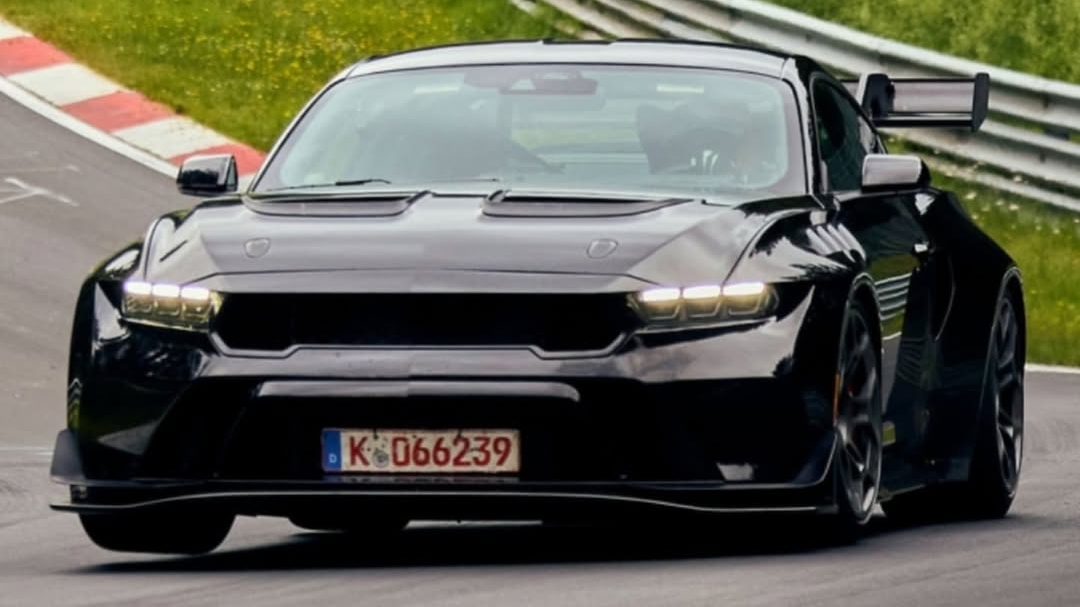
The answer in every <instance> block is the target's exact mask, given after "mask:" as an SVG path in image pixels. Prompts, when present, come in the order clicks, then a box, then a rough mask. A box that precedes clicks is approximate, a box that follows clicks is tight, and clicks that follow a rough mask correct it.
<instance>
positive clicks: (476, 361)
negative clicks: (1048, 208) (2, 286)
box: [52, 40, 1025, 553]
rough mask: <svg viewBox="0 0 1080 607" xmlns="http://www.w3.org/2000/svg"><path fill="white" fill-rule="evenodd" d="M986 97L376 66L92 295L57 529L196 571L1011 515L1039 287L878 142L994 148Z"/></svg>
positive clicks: (412, 54)
mask: <svg viewBox="0 0 1080 607" xmlns="http://www.w3.org/2000/svg"><path fill="white" fill-rule="evenodd" d="M988 87H989V83H988V78H987V76H986V75H985V74H975V75H973V76H972V77H971V78H958V79H930V80H914V79H893V78H890V77H888V76H887V75H884V74H877V73H875V74H868V75H864V76H863V77H862V78H860V79H859V80H858V81H844V80H839V79H836V78H834V77H833V76H831V75H830V74H829V73H827V72H826V71H825V70H823V69H822V68H821V67H820V66H819V65H818V64H817V63H815V62H814V61H813V60H812V59H809V58H806V57H802V56H792V55H785V54H778V53H774V52H768V51H765V50H761V49H754V48H746V47H739V46H729V45H720V44H711V43H700V42H680V41H659V40H620V41H614V42H552V41H523V42H499V43H476V44H463V45H452V46H444V47H439V48H435V49H422V50H415V51H409V52H402V53H397V54H392V55H386V56H380V57H374V58H370V59H367V60H364V61H360V62H359V63H357V64H355V65H353V66H351V67H349V68H348V69H347V70H345V71H343V72H342V73H341V74H339V75H338V76H336V77H335V78H333V79H332V81H331V82H330V83H329V84H328V85H327V86H326V87H325V88H324V89H323V90H322V91H320V92H319V93H318V94H317V95H316V96H315V97H314V99H313V100H312V101H311V102H310V103H309V104H308V105H307V106H306V107H304V108H303V110H302V111H301V112H300V114H299V116H298V117H297V118H296V119H295V121H294V122H293V123H292V124H291V125H290V126H289V127H288V128H287V129H286V131H285V133H284V135H283V137H282V138H281V139H280V141H279V142H278V143H277V144H276V145H275V147H274V148H273V149H272V150H271V152H270V154H269V156H268V158H267V160H266V161H265V163H264V164H263V166H262V167H261V169H260V170H259V172H258V173H257V174H256V175H255V177H254V179H253V181H252V182H251V184H250V185H248V186H246V187H245V188H244V191H242V192H238V191H237V189H238V188H237V178H236V165H235V161H234V160H233V159H232V158H231V157H228V156H204V157H198V158H193V159H191V160H189V161H187V162H186V163H184V165H183V166H182V167H181V169H180V171H179V174H178V177H177V183H178V186H179V188H180V189H181V190H182V191H184V192H187V193H190V194H194V195H201V196H210V197H211V198H209V199H207V200H204V201H203V202H202V203H201V204H199V205H197V206H195V207H194V208H192V209H189V210H183V211H178V212H175V213H172V214H168V215H165V216H163V217H160V218H159V219H158V220H156V221H155V222H154V223H153V225H151V226H150V228H149V230H148V231H147V233H146V235H145V237H144V238H142V239H141V240H138V241H136V242H134V243H133V244H131V245H130V246H127V247H126V248H124V249H123V250H121V251H119V252H118V253H116V254H115V255H113V256H112V257H110V258H109V259H107V260H105V261H104V262H103V263H102V264H101V265H100V266H99V267H98V268H97V269H96V270H94V271H93V272H92V274H91V275H90V276H89V277H88V278H87V279H86V281H85V283H84V285H83V287H82V289H81V292H80V294H79V297H78V302H77V306H76V310H75V315H74V326H73V328H72V337H71V349H70V384H69V389H68V393H69V399H68V405H67V412H68V423H67V428H66V429H65V430H63V431H62V432H60V434H59V436H58V438H57V442H56V450H55V455H54V459H53V467H52V475H53V477H54V479H55V480H56V481H58V482H60V483H64V484H66V485H69V486H70V500H69V501H66V502H65V503H63V504H54V508H57V509H60V510H65V511H71V512H76V513H78V514H79V516H80V519H81V521H82V525H83V527H84V529H85V530H86V532H87V533H88V535H89V536H90V538H91V539H92V540H93V541H94V542H96V543H97V544H98V545H100V546H103V547H105V548H109V549H114V550H123V551H149V552H176V553H196V552H204V551H209V550H212V549H214V548H215V547H216V546H218V545H219V544H220V542H221V541H222V540H223V539H224V538H225V536H226V534H227V533H228V531H229V529H230V527H231V525H232V523H233V520H234V518H235V516H237V515H269V516H281V517H288V518H289V519H291V520H292V521H293V522H294V523H295V524H297V525H298V526H300V527H303V528H309V529H324V530H344V531H364V530H367V531H377V530H388V529H390V530H392V529H397V528H400V527H402V526H403V525H404V524H406V523H407V522H408V521H409V520H416V519H424V520H428V519H444V520H460V519H479V520H491V519H527V520H537V519H540V520H566V519H572V518H575V517H583V518H586V519H588V518H590V517H605V518H607V517H639V516H646V515H651V514H657V515H659V514H662V513H673V512H674V513H679V512H684V513H699V514H713V513H729V512H732V513H733V512H789V513H799V512H805V513H815V514H819V515H824V517H825V518H821V517H817V518H813V519H811V520H816V521H819V522H829V523H830V527H831V528H834V529H835V531H836V533H838V534H840V535H839V536H840V537H847V536H850V538H852V539H854V538H855V537H856V536H857V532H858V531H859V530H860V529H861V528H862V526H863V525H864V524H865V523H866V522H867V521H868V520H869V519H870V517H871V514H872V512H873V510H874V508H875V506H876V505H877V504H879V503H880V504H881V506H882V508H883V509H884V510H885V512H886V513H887V515H888V516H896V517H902V518H917V517H938V516H941V515H944V514H946V513H949V514H951V515H961V516H980V517H1000V516H1004V515H1005V514H1006V512H1007V511H1008V509H1009V507H1010V504H1011V502H1012V500H1013V497H1014V495H1015V493H1016V489H1017V483H1018V479H1019V474H1020V462H1021V453H1022V440H1021V439H1022V436H1023V432H1022V428H1023V368H1024V367H1023V364H1024V352H1025V312H1024V292H1023V285H1022V280H1021V275H1020V272H1019V270H1018V269H1017V266H1016V264H1015V263H1014V261H1013V260H1012V259H1011V258H1010V257H1009V255H1008V254H1007V253H1006V252H1005V251H1003V250H1002V248H1001V247H999V246H998V245H997V244H995V243H994V242H993V241H992V240H991V239H990V238H989V237H988V236H987V235H986V234H984V233H983V232H982V231H980V230H979V228H978V227H976V225H975V224H974V223H973V222H972V221H971V219H970V218H969V217H968V215H966V214H965V212H964V210H963V209H962V208H961V206H960V205H959V204H958V202H957V200H956V197H955V196H954V195H953V194H952V193H950V192H946V191H941V190H938V189H935V188H934V187H933V186H932V185H931V182H930V176H929V173H928V169H927V167H926V166H925V165H924V164H923V162H922V161H921V160H920V159H919V158H917V157H914V156H909V155H894V154H889V153H888V152H887V151H886V148H885V145H884V143H883V141H882V138H881V137H880V136H879V134H878V128H879V127H901V128H923V127H930V128H960V129H968V130H975V129H977V128H978V127H979V125H980V124H981V123H982V121H983V119H984V117H985V115H986V111H987V95H988Z"/></svg>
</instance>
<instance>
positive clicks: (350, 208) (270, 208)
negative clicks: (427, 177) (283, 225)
mask: <svg viewBox="0 0 1080 607" xmlns="http://www.w3.org/2000/svg"><path fill="white" fill-rule="evenodd" d="M429 193H430V192H428V191H427V190H421V191H404V192H403V191H396V192H387V191H381V192H352V193H349V194H313V193H309V192H306V193H303V194H301V193H297V192H288V193H279V194H271V195H259V196H257V197H256V196H250V195H249V196H246V197H245V198H244V204H246V205H247V207H248V208H250V209H251V210H253V211H255V212H256V213H263V214H266V215H292V216H308V217H388V216H392V215H400V214H402V213H404V212H405V211H407V210H408V209H409V207H410V206H412V205H413V203H415V202H417V201H418V200H420V199H421V198H424V197H425V196H427V195H428V194H429Z"/></svg>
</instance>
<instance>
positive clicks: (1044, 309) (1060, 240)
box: [0, 0, 1080, 365]
mask: <svg viewBox="0 0 1080 607" xmlns="http://www.w3.org/2000/svg"><path fill="white" fill-rule="evenodd" d="M780 3H781V4H785V5H788V6H792V7H794V8H799V9H802V10H808V11H810V12H812V13H816V14H819V15H821V14H824V15H827V16H829V17H830V18H833V19H836V20H839V21H844V22H847V23H850V24H852V25H855V26H858V27H861V28H865V29H867V30H869V31H872V32H875V33H878V34H881V35H886V36H891V37H895V38H898V39H902V40H906V41H908V42H912V43H916V44H923V45H927V46H931V47H934V48H937V49H940V50H944V51H947V52H953V53H958V54H961V55H967V56H970V57H974V58H977V59H980V60H984V61H987V62H991V63H997V64H1001V65H1006V66H1009V67H1014V68H1017V69H1022V70H1027V71H1033V72H1038V73H1044V74H1046V75H1048V76H1051V77H1057V78H1067V79H1072V80H1080V62H1069V61H1060V62H1059V61H1056V60H1053V58H1054V57H1059V56H1064V57H1068V56H1069V51H1070V50H1071V48H1070V47H1071V44H1072V40H1075V39H1080V36H1078V34H1080V2H1076V3H1074V2H1071V1H1067V0H1047V1H1046V2H1042V3H1027V4H1023V3H1015V4H1014V3H1009V2H1005V1H1002V0H987V1H986V2H980V3H978V4H975V3H971V4H970V6H969V4H968V3H963V2H956V1H951V2H944V1H942V0H873V1H871V0H844V1H843V2H840V1H836V0H781V1H780ZM0 14H2V15H3V16H4V17H5V18H7V19H9V20H11V21H13V22H15V23H16V24H18V25H20V26H22V27H24V28H26V29H29V30H30V31H32V32H34V33H35V34H37V35H38V36H40V37H42V38H44V39H46V40H49V41H50V42H52V43H54V44H56V45H58V46H60V47H61V48H63V49H65V50H66V51H68V52H69V53H70V54H72V55H73V56H74V57H76V58H78V59H79V60H81V61H84V62H86V63H88V64H89V65H92V66H94V67H95V68H96V69H98V70H99V71H101V72H103V73H105V74H106V75H108V76H110V77H112V78H114V79H116V80H118V81H119V82H121V83H123V84H125V85H127V86H129V87H132V88H135V89H138V90H141V91H143V92H145V93H146V94H147V95H149V96H150V97H151V98H154V99H156V100H158V101H161V102H163V103H166V104H169V105H171V106H173V107H174V108H175V109H177V110H179V111H181V112H184V113H186V114H189V115H191V116H192V117H193V118H195V119H196V120H199V121H201V122H204V123H206V124H208V125H210V126H211V127H213V128H216V129H218V130H220V131H222V132H225V133H227V134H229V135H230V136H233V137H235V138H237V139H239V140H241V141H245V142H248V143H250V144H252V145H254V146H255V147H258V148H261V149H266V148H267V147H269V146H270V144H271V143H272V142H273V140H274V139H275V138H276V137H277V135H278V133H279V132H280V130H281V129H282V128H283V127H284V125H285V124H286V123H287V122H288V121H289V120H290V119H291V118H292V116H293V115H294V114H295V112H296V111H297V110H298V109H299V107H300V106H301V105H302V104H303V103H304V102H305V101H306V100H307V99H308V98H309V97H310V95H311V94H312V93H314V92H315V91H316V90H317V89H318V88H319V87H320V86H321V85H322V84H323V83H324V82H325V81H326V79H327V78H329V77H330V76H332V75H333V74H334V73H336V72H337V71H338V70H340V69H341V68H343V67H345V66H346V65H348V64H349V63H351V62H352V61H354V60H356V59H358V58H360V57H362V56H364V55H368V54H372V53H382V52H389V51H394V50H399V49H404V48H409V47H412V46H417V45H426V44H436V43H443V42H452V41H463V40H471V39H494V38H515V37H543V36H551V37H563V36H562V35H560V34H558V33H557V32H556V31H555V30H553V29H552V28H551V27H549V26H548V25H546V24H545V23H543V22H540V21H538V20H535V19H533V18H531V17H529V16H528V15H526V14H524V13H522V12H521V11H519V10H518V9H516V8H515V7H513V6H512V5H511V4H510V3H509V2H506V1H503V0H408V1H407V2H406V1H404V0H360V1H357V0H306V1H305V0H229V1H226V2H222V1H220V0H214V1H210V0H187V1H185V2H178V1H176V0H80V1H79V2H75V1H73V0H4V2H3V8H0ZM881 15H890V18H889V19H881V18H880V16H881ZM998 23H1004V24H1006V25H1007V28H1003V27H999V26H998ZM935 180H936V182H937V183H938V184H939V185H940V186H942V187H945V188H949V189H953V190H955V191H956V192H957V194H958V196H959V197H960V199H961V202H962V203H963V204H964V205H965V206H966V207H967V208H968V209H969V210H970V211H971V213H972V214H973V216H974V217H975V220H976V221H977V222H978V223H979V224H980V225H981V226H982V227H983V228H984V229H985V230H986V231H987V232H988V233H989V234H990V235H992V236H993V237H994V238H996V239H997V240H998V241H999V242H1001V243H1002V244H1003V245H1004V246H1005V248H1006V249H1007V250H1008V251H1009V252H1010V253H1011V254H1012V255H1013V256H1014V257H1016V259H1017V260H1018V262H1019V264H1020V267H1021V269H1022V270H1023V272H1024V276H1025V280H1026V287H1027V297H1028V314H1029V322H1030V331H1031V339H1030V348H1029V354H1030V358H1031V359H1032V360H1035V361H1038V362H1044V363H1057V364H1078V365H1080V280H1077V279H1076V277H1077V276H1080V216H1077V215H1076V214H1070V213H1066V212H1061V211H1057V210H1055V209H1052V208H1049V207H1046V206H1045V205H1041V204H1038V203H1034V202H1031V201H1028V200H1024V199H1021V198H1018V197H1016V196H1011V195H1007V194H1002V193H1001V192H998V191H996V190H993V189H990V188H986V187H982V186H978V185H973V184H971V183H969V182H964V181H960V180H957V179H952V178H949V177H947V176H945V175H942V174H940V173H938V172H935Z"/></svg>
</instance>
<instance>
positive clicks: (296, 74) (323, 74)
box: [0, 0, 553, 149]
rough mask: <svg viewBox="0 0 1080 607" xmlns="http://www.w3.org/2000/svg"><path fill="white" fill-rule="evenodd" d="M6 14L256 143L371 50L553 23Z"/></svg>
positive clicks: (509, 11)
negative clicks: (332, 78) (330, 80)
mask: <svg viewBox="0 0 1080 607" xmlns="http://www.w3.org/2000/svg"><path fill="white" fill-rule="evenodd" d="M0 15H2V16H3V17H4V18H6V19H8V20H9V21H12V22H13V23H15V24H17V25H19V26H21V27H23V28H25V29H27V30H29V31H31V32H33V33H34V34H35V35H36V36H38V37H40V38H42V39H44V40H48V41H49V42H51V43H52V44H55V45H56V46H58V47H60V48H62V49H64V50H65V51H67V52H68V53H69V54H71V55H73V56H74V57H76V58H77V59H79V60H80V61H82V62H84V63H86V64H88V65H91V66H93V67H94V69H96V70H97V71H99V72H101V73H102V74H104V75H106V76H109V77H110V78H113V79H114V80H116V81H118V82H120V83H122V84H124V85H126V86H128V87H130V88H133V89H136V90H139V91H141V92H143V93H145V94H146V95H147V96H149V97H151V98H152V99H154V100H155V101H159V102H161V103H165V104H167V105H169V106H170V107H172V108H173V109H175V110H176V111H178V112H181V113H184V114H187V115H189V116H191V117H192V118H194V119H195V120H198V121H199V122H202V123H204V124H207V125H209V126H212V127H214V128H216V129H217V130H220V131H222V132H224V133H226V134H228V135H230V136H232V137H234V138H236V139H238V140H240V141H243V142H245V143H249V144H251V145H253V146H255V147H256V148H259V149H267V148H269V147H270V145H271V144H272V143H273V141H274V140H275V139H276V138H277V136H278V134H279V133H280V132H281V130H282V129H283V128H284V127H285V125H286V124H287V123H288V121H289V120H291V119H292V117H293V116H294V115H295V114H296V112H297V110H298V109H299V108H300V106H301V105H302V104H303V103H304V102H305V101H307V100H308V98H310V97H311V95H312V94H314V93H315V91H317V90H318V89H319V87H321V86H322V85H323V84H324V83H325V82H326V81H327V80H328V79H329V78H330V77H332V76H333V75H334V74H336V73H337V72H338V71H340V70H341V69H343V68H345V67H346V66H348V65H349V64H350V63H352V62H354V61H356V60H358V59H360V58H361V57H363V56H365V55H371V54H377V53H386V52H391V51H396V50H401V49H406V48H410V47H414V46H422V45H428V44H438V43H446V42H456V41H466V40H476V39H493V38H507V37H514V38H520V37H529V38H539V37H545V36H552V34H553V29H552V28H551V27H549V26H548V25H547V24H546V23H544V22H542V21H539V20H537V19H534V18H532V17H530V16H529V15H528V14H526V13H524V12H522V11H521V10H519V9H518V8H516V7H515V6H514V5H512V4H511V3H510V2H508V1H504V0H360V1H357V0H227V1H225V2H222V1H221V0H184V1H183V2H180V1H177V0H79V1H78V2H72V1H71V0H3V2H2V3H0Z"/></svg>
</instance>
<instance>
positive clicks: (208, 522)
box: [79, 514, 236, 554]
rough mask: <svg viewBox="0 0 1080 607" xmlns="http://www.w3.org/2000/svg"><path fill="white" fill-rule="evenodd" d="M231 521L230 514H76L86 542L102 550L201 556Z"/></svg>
mask: <svg viewBox="0 0 1080 607" xmlns="http://www.w3.org/2000/svg"><path fill="white" fill-rule="evenodd" d="M235 518H236V517H235V516H234V515H231V514H201V515H194V516H192V515H185V516H176V517H166V516H151V515H142V514H80V515H79V522H80V523H82V527H83V530H84V531H85V532H86V535H88V536H89V537H90V540H91V541H93V542H94V543H95V544H97V545H98V546H100V547H102V548H104V549H106V550H115V551H117V552H154V553H160V554H204V553H207V552H210V551H212V550H213V549H215V548H217V547H218V546H220V545H221V542H223V541H225V537H226V536H227V535H228V534H229V530H230V529H232V525H233V521H234V520H235Z"/></svg>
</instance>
